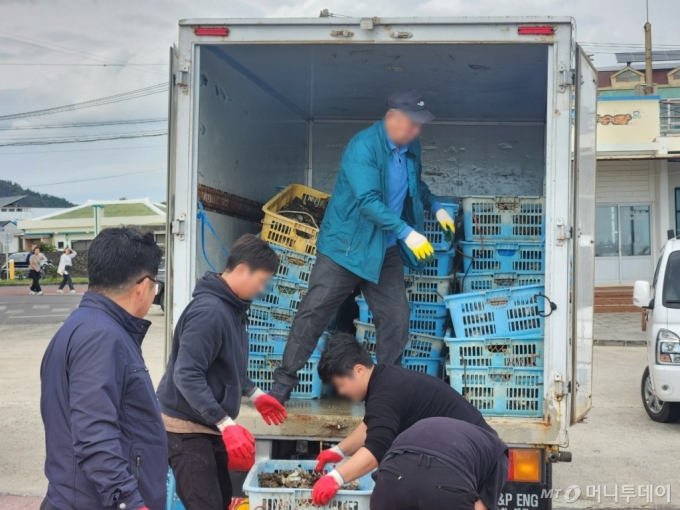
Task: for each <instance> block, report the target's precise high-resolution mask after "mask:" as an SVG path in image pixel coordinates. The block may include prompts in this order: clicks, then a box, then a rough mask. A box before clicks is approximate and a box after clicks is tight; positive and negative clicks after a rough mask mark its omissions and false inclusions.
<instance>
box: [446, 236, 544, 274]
mask: <svg viewBox="0 0 680 510" xmlns="http://www.w3.org/2000/svg"><path fill="white" fill-rule="evenodd" d="M458 246H459V248H460V249H461V251H462V252H463V272H467V273H468V275H469V274H470V273H489V272H503V273H537V272H538V273H545V246H544V245H543V244H542V243H531V242H522V241H520V242H514V241H502V242H501V241H497V242H491V241H484V243H483V246H482V243H481V242H478V241H460V242H459V243H458Z"/></svg>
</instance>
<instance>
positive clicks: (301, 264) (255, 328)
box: [248, 244, 327, 399]
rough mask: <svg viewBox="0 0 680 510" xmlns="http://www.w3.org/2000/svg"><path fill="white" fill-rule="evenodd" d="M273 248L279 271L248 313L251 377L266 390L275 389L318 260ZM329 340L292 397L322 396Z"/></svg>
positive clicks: (305, 370) (322, 340) (323, 338)
mask: <svg viewBox="0 0 680 510" xmlns="http://www.w3.org/2000/svg"><path fill="white" fill-rule="evenodd" d="M270 246H271V247H272V249H273V250H274V251H275V252H276V254H277V255H278V257H279V268H278V271H277V273H276V275H275V276H274V277H273V278H272V279H271V280H270V281H269V284H268V286H267V288H266V289H265V291H264V292H263V293H262V294H261V295H260V296H258V298H257V299H256V300H255V301H253V303H252V304H251V305H250V310H249V311H248V319H249V324H248V339H249V342H250V357H249V361H248V376H249V377H250V379H251V380H252V381H253V382H254V383H255V384H256V385H257V386H259V387H260V388H261V389H262V390H263V391H269V390H270V389H271V386H272V383H273V374H274V370H275V369H276V367H278V366H279V365H280V364H281V361H282V359H283V351H284V349H285V347H286V342H287V341H288V333H289V331H290V326H291V324H292V322H293V317H294V316H295V313H296V312H297V309H298V306H299V304H300V300H301V299H302V298H303V297H304V295H305V293H306V292H307V287H308V284H309V275H310V273H311V271H312V266H313V265H314V262H315V261H316V257H314V256H313V255H307V254H305V253H301V252H297V251H293V250H291V249H288V248H284V247H282V246H278V245H276V244H270ZM326 337H327V333H324V334H323V335H322V336H321V338H320V339H319V343H318V345H317V348H316V349H315V351H314V353H313V354H312V356H311V357H310V359H309V361H308V362H307V363H306V364H305V366H304V367H302V369H301V370H300V371H299V372H298V376H299V378H300V381H299V383H298V385H297V386H296V387H295V389H294V390H293V393H292V394H291V397H292V398H299V399H311V398H320V397H321V394H322V389H323V385H322V383H321V379H320V378H319V374H318V372H317V367H318V365H319V358H320V357H321V351H322V350H323V348H324V345H325V343H326Z"/></svg>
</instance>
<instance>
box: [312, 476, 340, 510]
mask: <svg viewBox="0 0 680 510" xmlns="http://www.w3.org/2000/svg"><path fill="white" fill-rule="evenodd" d="M344 484H345V481H344V480H343V479H342V476H341V475H340V473H338V472H337V471H336V470H335V469H334V470H333V471H331V472H330V473H328V474H327V475H326V476H323V477H321V478H319V481H318V482H316V483H315V484H314V488H313V489H312V503H314V504H315V505H316V506H326V505H327V504H328V503H329V502H330V500H331V499H333V498H334V497H335V495H336V494H337V493H338V491H339V490H340V487H342V486H343V485H344Z"/></svg>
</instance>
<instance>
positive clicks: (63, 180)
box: [0, 0, 680, 203]
mask: <svg viewBox="0 0 680 510" xmlns="http://www.w3.org/2000/svg"><path fill="white" fill-rule="evenodd" d="M649 2H650V21H651V22H652V24H653V27H654V43H655V44H660V45H661V44H665V45H678V46H679V47H680V37H679V36H678V19H680V0H649ZM323 8H327V9H329V10H330V11H331V12H334V13H339V14H344V15H351V16H360V17H370V16H488V15H494V16H508V15H512V16H521V15H556V16H572V17H574V18H575V19H576V22H577V27H578V28H577V30H578V32H577V39H578V41H584V42H597V43H625V44H642V43H643V42H644V35H643V29H642V26H643V24H644V21H645V1H644V0H431V1H422V2H418V1H417V0H416V1H414V0H389V1H388V0H371V1H370V2H364V1H357V0H339V1H338V0H333V1H331V0H305V1H292V0H254V1H242V2H239V1H234V0H228V1H224V0H221V1H215V0H198V1H186V0H185V1H179V0H164V1H158V0H135V1H131V0H115V1H114V0H0V71H1V74H0V76H2V78H1V79H0V116H2V115H8V114H12V113H19V112H24V111H33V110H38V109H42V108H51V107H57V106H61V105H67V104H72V103H76V102H80V101H87V100H91V99H97V98H101V97H105V96H110V95H114V94H119V93H123V92H127V91H130V90H134V89H139V88H142V87H148V86H153V85H157V84H161V83H165V82H167V73H168V68H167V59H168V57H167V56H168V47H169V46H170V45H171V44H172V43H173V42H175V41H176V38H177V21H178V20H179V19H183V18H209V17H288V16H295V17H298V16H310V17H316V16H318V14H319V11H320V10H321V9H323ZM102 61H104V62H107V63H129V64H135V66H134V67H133V66H130V65H128V66H106V67H104V66H101V65H100V64H101V63H102ZM596 61H597V62H598V63H599V64H604V63H609V62H613V55H608V54H602V55H598V56H597V60H596ZM16 64H21V65H16ZM26 64H30V65H26ZM73 64H78V65H73ZM166 109H167V100H166V96H165V94H155V95H150V96H146V97H142V98H138V99H134V100H130V101H124V102H119V103H115V104H112V105H106V106H101V107H96V108H89V109H82V110H78V111H71V112H65V113H57V114H52V115H44V116H39V117H32V118H28V119H21V120H14V121H0V128H2V127H10V126H12V127H18V126H44V125H54V124H69V123H82V122H91V123H96V122H109V121H117V120H129V119H155V118H164V117H165V116H166V113H167V112H166ZM163 129H165V124H164V123H162V122H160V123H153V124H136V125H124V126H119V125H112V126H102V127H87V128H78V129H40V130H11V131H8V130H0V145H2V144H3V143H6V142H7V141H10V140H15V141H16V140H19V139H21V140H26V139H44V138H48V137H49V138H56V137H63V136H74V135H82V136H88V135H89V136H92V135H101V134H105V135H109V134H114V133H137V132H141V131H146V132H152V131H154V130H163ZM165 159H166V138H165V136H159V137H148V138H135V139H127V140H115V141H99V142H91V143H71V144H53V145H33V146H18V147H0V179H9V180H13V181H16V182H18V183H19V184H21V185H23V186H26V187H30V188H32V189H34V190H36V191H40V192H47V193H51V194H54V195H58V196H62V197H64V198H67V199H69V200H71V201H73V202H76V203H81V202H84V201H85V200H87V199H88V198H93V199H116V198H120V197H123V196H125V197H127V198H141V197H147V196H148V197H151V198H152V199H153V200H158V201H162V200H165ZM114 175H117V177H115V178H104V179H103V177H108V176H114ZM85 179H89V180H85ZM70 181H78V182H70Z"/></svg>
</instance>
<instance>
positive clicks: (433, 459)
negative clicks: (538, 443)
mask: <svg viewBox="0 0 680 510" xmlns="http://www.w3.org/2000/svg"><path fill="white" fill-rule="evenodd" d="M373 476H374V478H375V481H376V483H375V489H374V490H373V495H372V496H371V510H430V509H436V508H456V509H460V510H497V508H498V499H499V497H500V495H501V491H502V489H503V486H504V485H505V480H506V479H507V477H508V447H507V446H505V444H504V443H503V441H501V440H500V439H498V437H496V436H495V435H494V434H491V433H489V432H488V431H486V430H484V429H482V428H479V427H476V426H475V425H472V424H470V423H466V422H464V421H460V420H454V419H451V418H426V419H424V420H421V421H419V422H417V423H416V424H415V425H412V426H411V427H409V428H408V429H406V430H405V431H404V432H402V433H401V434H399V436H397V438H396V439H395V440H394V442H393V443H392V446H391V447H390V449H389V450H388V451H387V453H386V454H385V456H384V457H383V460H382V462H381V463H380V467H379V468H378V471H377V472H376V473H375V474H374V475H373Z"/></svg>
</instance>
